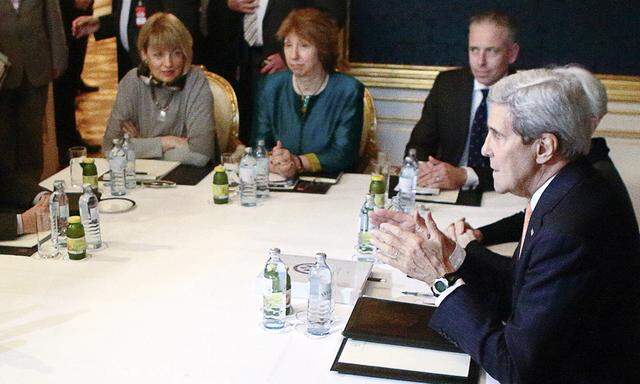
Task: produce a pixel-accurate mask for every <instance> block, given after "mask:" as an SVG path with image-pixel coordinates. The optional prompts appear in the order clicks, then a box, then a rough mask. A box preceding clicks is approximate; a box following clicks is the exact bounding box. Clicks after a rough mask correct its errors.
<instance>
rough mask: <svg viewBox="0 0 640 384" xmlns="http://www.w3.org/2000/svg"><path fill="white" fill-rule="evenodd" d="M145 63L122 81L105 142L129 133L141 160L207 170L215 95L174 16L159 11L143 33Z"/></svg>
mask: <svg viewBox="0 0 640 384" xmlns="http://www.w3.org/2000/svg"><path fill="white" fill-rule="evenodd" d="M137 43H138V51H139V53H140V57H141V58H142V64H141V65H140V66H139V67H138V68H135V69H132V70H131V71H129V73H127V74H126V75H125V77H124V78H123V79H122V81H120V84H119V86H118V95H117V97H116V101H115V104H114V106H113V109H112V111H111V116H110V118H109V121H108V123H107V130H106V132H105V135H104V138H103V146H102V148H103V152H104V153H105V155H106V154H107V153H108V152H109V150H110V149H111V147H112V141H113V139H114V138H120V137H122V136H123V135H124V134H125V133H128V134H129V135H130V136H131V137H132V138H133V139H132V142H133V145H134V148H135V151H136V156H137V157H138V158H158V159H164V160H177V161H180V162H181V163H183V164H188V165H196V166H204V165H205V164H207V163H208V162H209V161H210V160H211V159H213V158H214V140H215V138H214V130H213V95H212V94H211V90H210V89H209V85H208V82H207V79H206V77H205V76H204V74H203V73H202V71H201V70H200V69H199V68H197V67H193V66H191V58H192V56H193V51H192V46H193V39H192V38H191V35H190V34H189V31H188V30H187V29H186V27H185V26H184V24H182V22H181V21H180V20H178V18H176V17H175V16H174V15H172V14H169V13H156V14H154V15H153V16H151V17H150V18H149V20H147V22H146V24H145V25H144V27H143V28H142V29H141V30H140V33H139V35H138V42H137Z"/></svg>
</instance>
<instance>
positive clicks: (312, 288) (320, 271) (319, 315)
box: [307, 253, 332, 336]
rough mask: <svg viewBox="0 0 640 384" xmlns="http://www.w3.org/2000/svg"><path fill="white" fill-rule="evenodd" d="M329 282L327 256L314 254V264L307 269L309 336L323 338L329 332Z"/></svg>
mask: <svg viewBox="0 0 640 384" xmlns="http://www.w3.org/2000/svg"><path fill="white" fill-rule="evenodd" d="M331 280H332V278H331V269H329V266H328V265H327V255H325V254H324V253H316V263H315V264H314V265H313V266H311V268H310V269H309V303H308V306H307V332H308V333H309V334H311V335H314V336H324V335H328V334H329V332H330V331H331V313H332V308H331Z"/></svg>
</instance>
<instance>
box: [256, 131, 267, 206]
mask: <svg viewBox="0 0 640 384" xmlns="http://www.w3.org/2000/svg"><path fill="white" fill-rule="evenodd" d="M256 163H257V169H256V187H257V190H258V198H259V199H260V198H265V197H269V153H268V152H267V149H266V148H265V146H264V140H258V146H257V147H256Z"/></svg>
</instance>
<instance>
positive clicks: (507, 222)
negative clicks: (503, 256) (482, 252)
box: [478, 211, 524, 245]
mask: <svg viewBox="0 0 640 384" xmlns="http://www.w3.org/2000/svg"><path fill="white" fill-rule="evenodd" d="M523 225H524V211H522V212H518V213H516V214H514V215H511V216H508V217H505V218H503V219H500V220H498V221H496V222H495V223H491V224H487V225H485V226H484V227H480V228H478V230H479V231H480V232H482V244H484V245H493V244H502V243H510V242H512V241H516V242H517V241H520V236H521V235H522V226H523Z"/></svg>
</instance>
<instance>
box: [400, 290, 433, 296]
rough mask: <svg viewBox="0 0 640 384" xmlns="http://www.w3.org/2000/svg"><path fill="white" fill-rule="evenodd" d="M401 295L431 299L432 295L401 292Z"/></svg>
mask: <svg viewBox="0 0 640 384" xmlns="http://www.w3.org/2000/svg"><path fill="white" fill-rule="evenodd" d="M402 294H403V295H409V296H419V297H432V296H433V295H431V294H429V293H421V292H412V291H402Z"/></svg>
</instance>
